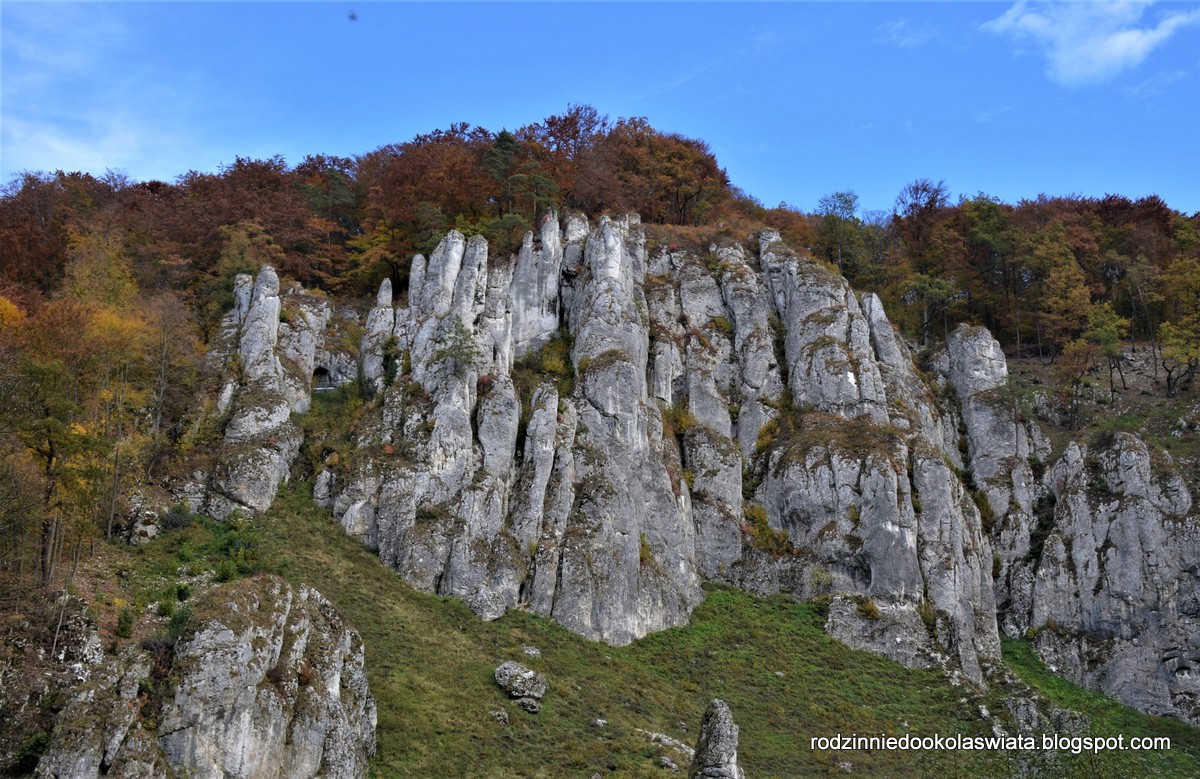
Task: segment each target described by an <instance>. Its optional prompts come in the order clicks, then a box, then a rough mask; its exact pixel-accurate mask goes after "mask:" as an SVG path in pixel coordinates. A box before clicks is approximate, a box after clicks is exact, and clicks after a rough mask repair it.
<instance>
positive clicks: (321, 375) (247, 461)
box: [184, 266, 357, 519]
mask: <svg viewBox="0 0 1200 779" xmlns="http://www.w3.org/2000/svg"><path fill="white" fill-rule="evenodd" d="M332 320H333V312H332V308H331V306H330V304H329V302H328V301H327V300H325V299H324V298H320V297H313V296H310V295H307V294H306V293H305V292H304V290H302V289H299V288H293V289H290V290H287V291H282V290H281V288H280V281H279V277H278V275H277V274H276V273H275V270H274V269H273V268H271V267H269V266H264V267H263V268H262V270H261V271H260V272H259V274H258V277H257V278H255V279H252V278H251V277H250V276H248V275H244V274H243V275H239V276H238V277H237V278H236V280H235V282H234V307H233V309H232V310H231V311H230V312H229V313H228V314H227V315H226V316H225V318H224V319H223V320H222V323H221V330H220V333H219V335H218V337H217V339H216V346H215V348H214V351H213V358H214V362H219V363H220V366H219V371H220V373H221V376H222V382H223V383H222V387H221V391H220V394H219V396H218V398H217V405H216V409H215V415H216V417H217V420H218V424H219V426H220V427H221V435H222V441H221V444H220V446H219V449H218V451H217V453H216V458H215V463H214V465H213V467H212V469H211V470H210V471H209V472H200V473H198V474H196V477H195V480H194V482H193V483H192V484H191V485H190V486H189V487H188V488H186V489H185V490H184V496H185V497H186V499H187V500H188V502H189V503H190V504H191V507H192V509H193V510H196V511H203V512H205V513H208V514H211V515H212V516H215V517H218V518H221V519H224V518H227V517H228V516H230V515H231V514H233V513H234V512H235V511H236V512H240V513H242V514H243V515H246V516H252V515H254V514H256V513H259V512H262V511H265V510H266V509H267V508H269V507H270V505H271V503H272V502H273V501H274V499H275V495H276V493H277V492H278V491H279V487H280V485H282V484H284V483H285V482H286V481H287V480H288V477H289V474H290V469H291V464H292V461H293V460H294V459H295V457H296V454H297V453H298V452H299V450H300V444H301V443H302V440H303V438H302V434H301V431H300V428H299V427H298V426H297V425H296V424H295V423H294V422H293V421H292V414H293V413H304V412H306V411H308V409H309V405H310V402H311V393H312V392H313V390H314V383H316V385H317V386H316V387H315V388H316V389H321V388H322V386H334V385H336V384H339V383H345V382H348V381H352V380H355V379H356V378H357V366H356V365H355V361H354V360H353V358H352V357H350V356H349V355H348V354H347V353H346V351H345V350H344V349H339V348H338V347H337V339H336V326H333V327H331V325H333V324H334V323H333V321H332Z"/></svg>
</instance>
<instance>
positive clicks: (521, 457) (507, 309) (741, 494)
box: [204, 215, 1197, 718]
mask: <svg viewBox="0 0 1200 779" xmlns="http://www.w3.org/2000/svg"><path fill="white" fill-rule="evenodd" d="M278 286H279V285H278V281H277V280H275V279H274V274H273V273H271V272H269V269H268V270H264V271H263V272H262V273H261V274H260V276H259V279H258V281H257V282H253V283H252V282H251V280H250V279H249V277H243V278H241V279H240V280H239V286H238V292H237V301H238V302H237V305H236V306H235V309H234V311H233V312H232V313H231V314H230V316H229V318H228V319H227V320H226V322H227V325H226V330H227V333H228V340H229V343H231V344H236V349H231V350H229V351H227V353H228V354H229V355H232V354H234V353H235V352H236V354H237V360H236V361H234V362H235V363H236V366H237V367H239V370H240V372H239V373H236V375H235V372H233V371H231V372H230V381H229V383H228V384H227V388H226V391H225V392H224V393H223V395H222V410H223V411H224V412H225V413H227V414H228V424H227V425H226V426H225V429H224V441H225V443H224V446H223V449H222V452H221V455H220V457H219V465H218V467H217V469H216V471H215V475H214V476H213V477H212V478H211V479H210V480H209V483H208V486H207V488H206V489H207V491H206V492H204V495H205V500H207V501H208V506H209V510H210V512H212V513H216V514H218V515H220V516H224V515H227V514H228V513H230V512H231V511H232V510H234V509H239V508H240V509H244V511H245V512H252V511H257V510H261V507H263V506H265V505H266V504H269V502H270V499H271V497H272V496H273V495H274V493H275V490H276V489H277V488H278V484H279V483H280V482H281V481H282V480H283V479H285V478H286V475H287V468H286V464H287V462H288V461H289V458H290V457H291V456H292V454H293V453H294V451H295V448H296V447H297V446H298V444H299V441H298V438H297V436H296V433H295V425H294V424H293V423H292V422H291V419H290V415H291V413H293V412H302V411H303V408H304V405H305V403H306V400H305V391H306V386H307V385H306V384H305V382H306V381H308V380H310V379H311V378H312V377H311V375H310V371H311V373H313V374H316V373H319V372H320V371H319V367H320V364H322V361H323V362H324V363H326V364H329V365H332V364H333V363H335V362H337V361H336V360H334V359H333V358H331V357H329V356H324V357H323V356H322V355H328V354H330V353H331V352H330V348H329V347H328V344H329V343H330V342H331V339H330V338H329V337H328V336H327V335H322V333H327V331H328V329H329V328H328V323H329V322H330V318H329V314H328V308H327V304H324V305H326V308H325V309H320V305H319V304H314V305H316V306H317V308H313V309H311V310H310V309H304V308H303V306H301V307H300V308H301V309H302V310H300V311H297V310H296V306H295V305H293V306H292V307H291V311H292V313H291V314H289V315H287V316H285V317H284V319H286V320H287V321H286V322H285V323H282V324H279V323H278V321H277V320H278V319H279V315H278V311H279V310H280V306H281V304H280V303H279V300H280V298H279V292H278ZM400 293H401V291H400V290H393V289H392V286H391V282H390V281H385V282H384V283H383V284H382V285H381V287H380V289H379V293H378V295H377V298H376V301H375V306H374V307H373V308H372V310H371V311H370V312H369V313H368V314H367V316H366V318H365V328H364V334H363V337H362V341H361V344H360V347H359V351H360V365H361V378H362V381H363V384H364V386H366V387H368V388H373V391H374V393H375V396H374V398H373V399H372V400H371V401H370V402H369V403H368V406H367V409H368V410H367V412H366V414H367V416H366V418H365V419H362V420H360V422H359V424H358V434H357V440H356V441H355V446H356V452H355V453H354V456H353V457H352V458H346V460H348V461H349V462H347V461H346V460H343V461H339V462H336V463H335V462H333V461H330V462H329V463H328V467H326V468H325V469H323V470H321V471H320V472H319V473H317V474H316V486H315V490H314V498H315V499H316V500H317V501H318V502H320V503H321V504H322V505H325V506H327V507H329V508H331V509H332V511H333V514H334V517H335V519H336V521H337V522H339V523H340V525H341V526H342V527H343V528H344V529H345V531H346V532H347V533H348V534H350V535H352V536H354V537H356V538H358V539H359V540H361V541H362V542H363V543H364V544H366V545H368V546H370V547H372V548H374V549H377V550H378V552H379V555H380V558H381V559H382V560H383V562H385V563H386V564H387V565H389V566H391V567H392V568H394V569H395V570H396V571H398V572H399V574H400V575H401V576H403V577H404V578H405V580H407V581H408V582H409V583H410V584H412V585H414V586H416V587H418V588H420V589H423V590H426V591H430V592H437V593H440V594H446V595H453V596H456V597H459V598H461V599H463V600H464V601H465V602H466V603H467V604H469V605H470V607H471V608H472V609H473V610H474V611H475V612H476V613H477V614H478V615H479V616H480V617H482V618H485V619H492V618H496V617H498V616H500V615H501V614H503V613H504V612H505V611H506V610H507V609H510V608H514V607H525V608H529V609H530V610H532V611H534V612H536V613H540V614H543V615H546V616H549V617H551V618H553V619H555V620H557V621H558V622H560V623H562V624H563V625H565V626H567V627H568V628H570V629H571V630H573V631H575V632H577V633H579V634H581V635H584V636H586V637H589V638H592V639H599V640H603V641H607V642H610V643H614V644H623V643H627V642H629V641H632V640H634V639H636V638H638V637H640V636H643V635H645V634H647V633H649V632H652V631H655V630H660V629H663V628H666V627H670V626H672V625H678V624H681V623H683V622H685V621H686V620H687V618H688V615H689V614H690V612H691V610H692V609H693V608H694V607H695V605H696V604H697V603H698V602H699V601H700V599H701V597H702V591H701V589H700V584H701V582H702V581H703V580H706V579H707V580H722V581H728V582H732V583H734V584H737V585H739V586H741V587H744V588H746V589H748V590H752V591H755V592H759V593H764V594H769V593H776V592H791V593H794V594H796V595H798V596H800V597H814V596H822V597H828V599H829V602H830V610H829V619H828V622H827V624H826V629H827V630H828V632H829V633H830V634H832V635H834V636H837V637H838V638H840V639H841V640H843V641H845V642H846V643H848V644H850V645H852V646H856V647H860V648H864V649H870V650H872V651H876V652H880V653H882V654H884V655H887V656H888V657H891V658H893V659H896V660H898V661H899V662H902V663H904V664H906V665H910V666H940V667H943V668H946V669H947V670H949V671H952V672H954V673H957V674H961V675H962V676H963V677H965V678H966V679H969V680H971V681H973V682H977V683H984V682H985V681H986V679H987V676H988V673H989V667H990V666H991V665H992V664H993V663H994V662H995V661H997V660H998V658H999V654H1000V653H999V632H1000V629H1001V628H1002V629H1003V630H1004V631H1005V632H1006V633H1007V634H1008V635H1012V636H1019V635H1024V634H1025V632H1026V631H1027V630H1032V631H1034V632H1037V633H1038V636H1039V639H1038V647H1039V650H1040V651H1041V652H1042V654H1043V656H1045V657H1047V658H1055V659H1054V660H1053V662H1055V663H1056V664H1060V665H1062V667H1063V668H1064V669H1066V672H1067V673H1068V674H1069V675H1071V676H1072V677H1073V678H1075V679H1076V680H1078V681H1082V682H1084V683H1086V684H1089V685H1091V686H1093V687H1097V688H1100V689H1105V690H1109V691H1113V692H1114V693H1115V694H1117V695H1118V696H1120V697H1122V698H1123V699H1124V700H1127V701H1130V702H1133V703H1135V704H1136V705H1138V706H1140V707H1142V708H1144V709H1147V710H1152V711H1170V712H1173V713H1175V714H1177V715H1179V716H1183V717H1185V718H1194V717H1195V713H1194V710H1195V709H1194V707H1195V699H1196V690H1195V689H1194V688H1193V687H1192V686H1191V684H1192V682H1191V679H1192V678H1193V676H1192V673H1193V672H1192V666H1193V663H1194V662H1195V661H1196V660H1197V658H1194V657H1192V656H1191V654H1189V653H1190V652H1191V650H1190V647H1194V646H1196V645H1197V640H1196V635H1195V632H1194V630H1195V628H1194V617H1195V613H1196V611H1197V608H1196V605H1195V598H1194V596H1193V595H1192V594H1193V593H1194V592H1196V590H1197V588H1196V586H1195V579H1196V570H1195V567H1194V565H1192V564H1189V563H1188V562H1187V561H1188V560H1189V559H1190V560H1194V559H1195V553H1194V549H1195V543H1196V542H1195V538H1196V530H1195V521H1194V518H1193V516H1192V514H1191V513H1190V512H1191V508H1190V506H1191V504H1190V497H1189V496H1187V490H1186V488H1185V487H1184V486H1183V485H1182V482H1179V483H1178V484H1176V481H1172V479H1171V478H1170V477H1169V476H1167V475H1164V474H1169V472H1170V471H1171V467H1170V465H1169V464H1165V465H1164V464H1163V463H1161V462H1159V461H1158V460H1156V459H1154V458H1157V455H1156V454H1146V455H1145V457H1144V458H1142V459H1143V460H1145V461H1146V462H1153V463H1154V464H1155V468H1151V469H1150V472H1151V476H1149V477H1145V478H1143V477H1142V476H1141V475H1139V474H1141V473H1142V472H1143V471H1144V470H1145V468H1148V467H1149V466H1145V467H1143V466H1141V465H1138V466H1137V467H1134V465H1133V464H1132V463H1134V461H1135V460H1136V461H1137V462H1142V460H1138V457H1140V455H1138V456H1134V455H1133V454H1130V452H1132V451H1134V450H1135V449H1137V446H1136V445H1134V444H1132V443H1128V442H1127V443H1124V444H1122V447H1123V448H1122V449H1121V451H1122V452H1123V454H1121V455H1120V456H1119V457H1117V459H1116V460H1114V461H1113V462H1114V463H1118V462H1120V463H1125V465H1119V466H1118V465H1116V464H1114V465H1112V468H1110V469H1109V470H1112V469H1116V470H1112V472H1111V473H1109V471H1105V473H1106V474H1107V475H1106V476H1105V478H1106V479H1107V480H1108V481H1109V482H1111V483H1112V484H1113V485H1117V486H1114V487H1112V495H1111V496H1110V497H1109V498H1108V499H1106V500H1100V499H1099V498H1098V497H1097V495H1096V494H1094V493H1095V491H1094V490H1093V494H1092V495H1091V497H1089V498H1088V499H1087V500H1086V501H1084V502H1080V501H1081V500H1082V499H1080V498H1078V497H1075V495H1076V493H1077V492H1078V490H1075V491H1074V492H1073V491H1072V490H1073V489H1074V488H1071V487H1069V485H1072V484H1077V483H1082V482H1081V480H1084V481H1086V478H1091V477H1089V476H1088V473H1090V471H1089V468H1088V467H1086V465H1087V463H1088V462H1091V461H1095V462H1097V463H1100V464H1101V466H1102V470H1103V469H1106V468H1109V465H1108V464H1107V463H1108V462H1109V460H1108V459H1105V458H1106V457H1108V455H1102V454H1101V453H1099V452H1091V453H1084V454H1081V455H1079V457H1075V455H1073V454H1072V450H1068V452H1067V455H1066V456H1065V458H1064V459H1063V460H1062V461H1061V462H1060V463H1058V464H1053V463H1051V462H1050V457H1051V448H1050V443H1049V441H1048V439H1047V437H1046V436H1045V435H1043V433H1042V432H1041V431H1040V430H1039V429H1038V426H1037V425H1036V424H1035V423H1034V422H1033V421H1031V420H1030V419H1028V418H1027V417H1026V416H1025V415H1023V414H1022V413H1021V411H1020V409H1019V406H1018V404H1017V403H1016V401H1015V398H1014V396H1013V395H1012V393H1011V392H1010V389H1009V387H1008V376H1007V366H1006V364H1005V360H1004V355H1003V353H1002V352H1001V350H1000V346H999V344H998V342H996V340H995V339H993V338H992V337H991V335H990V333H988V332H987V331H986V330H984V329H982V328H973V327H966V326H963V327H960V328H959V329H958V330H956V331H955V332H954V333H953V334H951V335H950V337H949V339H948V343H947V344H946V345H945V347H944V348H941V349H938V350H932V351H931V352H928V353H925V354H923V355H922V357H921V367H920V369H918V366H917V365H916V362H915V360H914V356H913V354H912V353H911V352H910V350H909V347H908V346H907V345H906V344H905V342H904V340H903V339H902V338H900V337H899V336H898V335H897V333H896V331H895V329H894V328H893V327H892V325H891V323H890V322H889V320H888V318H887V315H886V313H885V312H884V310H883V307H882V305H881V303H880V301H879V299H878V298H877V297H876V296H874V295H872V294H858V293H855V292H854V291H853V290H852V289H851V288H850V287H849V285H848V284H847V283H846V281H845V280H844V279H843V278H841V277H840V276H839V275H837V274H836V273H834V272H832V271H831V270H829V269H828V268H826V267H825V266H823V265H821V264H820V263H817V262H815V261H813V260H811V259H809V258H807V257H806V256H804V255H803V254H798V253H796V252H795V251H793V250H792V249H790V248H788V247H787V246H786V245H785V244H784V243H783V242H782V241H781V239H780V236H779V234H778V233H775V232H772V231H766V232H764V233H762V234H760V235H757V236H752V237H745V238H744V239H742V240H737V239H735V238H734V237H732V236H717V237H715V238H713V239H712V240H711V241H710V242H709V243H708V245H707V246H704V245H701V246H697V247H691V248H681V247H679V246H678V245H675V244H668V245H665V246H658V245H654V244H653V242H652V241H651V240H649V239H648V238H647V235H646V232H645V231H644V230H643V228H642V226H641V225H640V224H639V222H638V220H637V218H636V217H627V218H624V219H620V220H614V219H610V218H607V217H606V218H603V219H601V220H600V221H599V222H597V223H594V224H589V223H588V222H587V221H586V220H584V219H583V218H581V217H578V216H569V217H566V218H565V219H563V220H561V221H560V220H559V219H558V218H557V217H556V216H555V215H549V216H547V217H546V218H545V219H543V220H542V221H541V222H540V224H539V226H538V229H537V232H536V234H533V233H531V234H529V235H528V236H526V239H525V241H524V242H523V244H522V245H521V247H520V249H519V251H518V252H517V253H516V254H515V255H513V256H511V257H494V256H493V257H489V252H488V246H487V243H486V241H485V240H484V239H483V238H481V237H478V236H476V237H472V238H470V239H468V238H467V237H466V236H464V235H462V234H461V233H458V232H454V231H452V232H451V233H449V234H448V235H447V236H446V237H445V238H444V239H443V240H442V241H441V242H440V243H439V244H438V246H437V248H436V249H435V250H434V251H433V252H432V253H431V254H430V255H429V256H428V257H424V256H417V257H416V258H414V260H413V263H412V267H411V272H410V275H409V285H408V289H407V294H406V295H403V294H400ZM399 301H404V303H403V304H401V305H398V302H399ZM273 328H274V329H273ZM323 344H324V345H323ZM323 350H324V351H323ZM231 360H232V357H231ZM342 362H343V363H344V362H345V361H344V360H343V361H342ZM289 366H291V367H289ZM313 366H317V367H313ZM325 370H326V372H327V375H333V371H332V369H330V368H326V369H325ZM338 371H339V373H338V375H339V376H343V377H344V376H345V375H346V374H347V372H348V371H347V369H345V366H344V365H343V367H342V368H339V369H338ZM1080 451H1082V450H1080ZM1073 458H1074V459H1073ZM1079 458H1082V460H1081V461H1082V462H1084V464H1085V465H1084V466H1080V465H1079V464H1078V462H1076V461H1077V460H1079ZM1089 458H1090V459H1089ZM1131 458H1132V459H1131ZM1101 466H1097V467H1101ZM1081 468H1082V471H1081V470H1080V469H1081ZM1091 470H1093V471H1094V470H1095V468H1092V469H1091ZM1160 471H1161V474H1160V473H1159V472H1160ZM1080 473H1083V474H1084V475H1083V476H1080V475H1079V474H1080ZM1156 474H1157V475H1156ZM1085 477H1086V478H1085ZM1155 479H1157V480H1158V481H1155ZM1163 479H1166V481H1163ZM1093 481H1094V479H1093ZM1154 484H1157V485H1158V486H1157V487H1155V486H1153V485H1154ZM1172 485H1173V486H1172ZM1084 492H1086V490H1085V491H1084ZM1064 498H1066V499H1065V500H1064ZM1056 499H1057V500H1058V503H1057V504H1055V503H1054V501H1055V500H1056ZM1133 526H1136V527H1138V528H1139V530H1138V534H1136V538H1135V534H1134V533H1133V531H1132V530H1130V529H1129V528H1131V527H1133ZM1112 527H1116V528H1117V530H1116V531H1113V530H1112V529H1111V528H1112ZM1114 533H1115V534H1116V535H1113V534H1114ZM1109 537H1111V538H1112V540H1111V541H1110V542H1109V543H1110V544H1112V545H1116V544H1118V543H1119V544H1121V545H1123V546H1122V548H1121V550H1120V551H1113V549H1112V548H1111V546H1110V547H1104V544H1105V538H1109ZM1076 539H1091V541H1090V542H1088V543H1082V542H1077V541H1076ZM1083 550H1087V554H1086V555H1085V554H1084V551H1083ZM1131 550H1132V551H1131ZM1089 555H1090V556H1089ZM1138 555H1140V557H1139V556H1138ZM1189 555H1190V557H1189ZM1085 558H1086V559H1085ZM1089 566H1090V567H1089ZM1117 567H1119V568H1120V570H1121V571H1122V572H1123V573H1122V574H1121V575H1117V574H1116V573H1115V570H1116V568H1117ZM1134 569H1136V570H1140V571H1141V573H1139V574H1137V575H1136V576H1135V575H1133V574H1129V573H1127V570H1134ZM1085 591H1086V592H1085ZM1089 593H1090V594H1089ZM997 616H998V617H999V621H998V619H997ZM1048 625H1053V626H1056V630H1046V629H1044V628H1046V627H1047V626H1048ZM1039 631H1040V632H1039ZM1068 639H1069V640H1068ZM1097 641H1103V642H1107V643H1104V644H1103V648H1101V649H1097V648H1096V647H1098V646H1100V645H1099V644H1097V643H1096V642H1097ZM1072 642H1073V643H1072ZM1134 647H1136V650H1135V649H1134ZM1110 649H1112V650H1113V651H1112V652H1109V650H1110ZM1108 658H1115V659H1112V662H1111V663H1110V662H1109V659H1108ZM1118 677H1120V679H1121V680H1122V681H1119V682H1118V681H1117V679H1118ZM1122 690H1123V691H1122Z"/></svg>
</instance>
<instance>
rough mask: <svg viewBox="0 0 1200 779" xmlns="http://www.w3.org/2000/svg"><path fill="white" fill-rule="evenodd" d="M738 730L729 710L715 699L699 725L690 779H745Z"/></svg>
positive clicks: (723, 702)
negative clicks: (739, 763) (739, 757)
mask: <svg viewBox="0 0 1200 779" xmlns="http://www.w3.org/2000/svg"><path fill="white" fill-rule="evenodd" d="M737 746H738V727H737V725H735V724H733V714H732V713H730V711H729V706H728V705H727V704H726V703H725V701H723V700H721V699H720V698H713V700H712V702H711V703H709V704H708V709H707V710H706V711H705V712H704V719H703V720H702V721H701V722H700V739H699V740H698V741H697V742H696V754H695V756H694V757H692V765H691V768H689V769H688V779H745V776H746V775H745V773H743V771H742V769H740V768H738V764H737Z"/></svg>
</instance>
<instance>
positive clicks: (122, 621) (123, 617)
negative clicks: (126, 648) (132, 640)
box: [117, 606, 137, 638]
mask: <svg viewBox="0 0 1200 779" xmlns="http://www.w3.org/2000/svg"><path fill="white" fill-rule="evenodd" d="M136 617H137V614H136V612H135V611H134V608H133V606H126V607H125V608H123V609H121V613H120V614H118V615H117V638H129V637H130V636H132V635H133V620H134V618H136Z"/></svg>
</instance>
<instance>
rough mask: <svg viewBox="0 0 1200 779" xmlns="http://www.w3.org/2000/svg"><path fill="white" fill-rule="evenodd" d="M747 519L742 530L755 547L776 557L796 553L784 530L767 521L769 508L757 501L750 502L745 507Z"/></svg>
mask: <svg viewBox="0 0 1200 779" xmlns="http://www.w3.org/2000/svg"><path fill="white" fill-rule="evenodd" d="M745 517H746V521H745V522H743V523H742V532H744V533H745V534H746V535H747V536H749V537H750V542H751V544H752V545H753V546H754V548H755V549H759V550H761V551H763V552H767V553H768V554H771V555H773V556H774V557H776V558H779V557H782V556H784V555H787V554H794V553H795V549H794V548H793V547H792V542H791V539H790V538H788V534H787V533H786V532H784V531H782V530H776V529H775V528H773V527H771V525H770V524H769V523H768V522H767V510H766V509H764V508H763V507H762V506H760V505H758V504H757V503H749V504H747V505H746V509H745Z"/></svg>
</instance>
